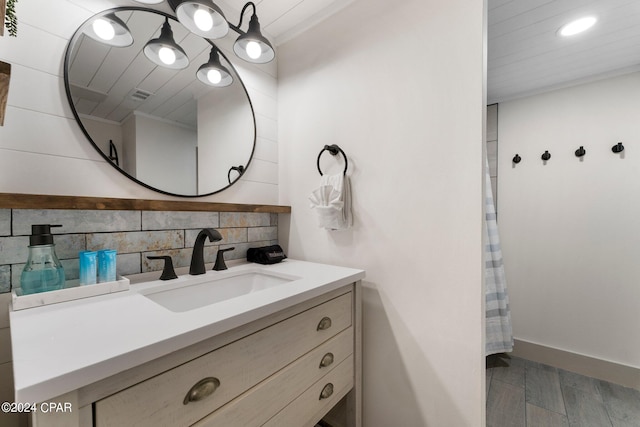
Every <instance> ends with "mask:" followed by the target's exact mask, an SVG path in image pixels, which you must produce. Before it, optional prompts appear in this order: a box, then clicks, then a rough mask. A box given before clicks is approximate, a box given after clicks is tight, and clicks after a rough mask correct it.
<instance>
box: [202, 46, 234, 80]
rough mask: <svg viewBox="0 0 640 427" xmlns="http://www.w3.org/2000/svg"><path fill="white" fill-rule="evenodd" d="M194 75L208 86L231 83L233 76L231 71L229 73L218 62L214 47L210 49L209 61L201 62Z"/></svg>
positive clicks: (218, 58)
mask: <svg viewBox="0 0 640 427" xmlns="http://www.w3.org/2000/svg"><path fill="white" fill-rule="evenodd" d="M196 76H197V77H198V80H200V81H201V82H202V83H204V84H206V85H209V86H215V87H225V86H229V85H230V84H231V83H233V77H232V76H231V73H229V70H228V69H227V68H226V67H224V66H223V65H222V64H220V57H219V56H218V52H217V51H216V48H212V49H211V54H210V55H209V62H207V63H206V64H202V65H201V66H200V68H198V72H197V73H196Z"/></svg>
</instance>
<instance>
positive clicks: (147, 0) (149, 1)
mask: <svg viewBox="0 0 640 427" xmlns="http://www.w3.org/2000/svg"><path fill="white" fill-rule="evenodd" d="M134 1H136V2H138V3H142V4H160V3H162V2H163V1H164V0H134Z"/></svg>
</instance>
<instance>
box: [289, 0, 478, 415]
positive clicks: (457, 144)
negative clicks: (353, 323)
mask: <svg viewBox="0 0 640 427" xmlns="http://www.w3.org/2000/svg"><path fill="white" fill-rule="evenodd" d="M278 55H279V70H278V74H279V92H278V106H279V117H280V118H281V119H280V123H279V142H280V144H281V149H280V184H279V188H280V202H281V203H284V204H290V205H291V206H292V215H291V221H290V228H289V229H288V230H287V227H286V225H284V226H283V225H280V226H279V230H280V232H281V236H280V241H281V242H282V243H286V244H287V250H288V255H289V256H291V257H293V258H303V259H309V260H313V261H318V262H325V263H331V264H338V265H345V266H352V267H359V268H363V269H365V270H366V272H367V278H366V280H365V281H364V287H365V289H364V411H365V413H364V425H366V426H367V427H388V426H479V425H483V424H484V394H485V389H484V376H485V374H484V367H485V361H484V352H483V348H484V344H483V325H484V323H483V317H484V312H483V303H482V301H483V299H484V295H483V286H482V271H483V269H482V262H481V247H482V245H481V235H482V233H481V230H482V212H481V211H482V200H483V199H482V182H483V181H482V180H483V173H482V171H483V169H482V168H483V163H484V159H483V154H482V153H483V152H482V147H483V135H484V129H483V120H484V117H483V111H484V108H485V107H484V105H485V104H484V99H483V84H484V79H483V2H482V1H480V0H476V1H469V0H464V1H463V0H452V1H447V2H443V1H437V0H402V1H396V2H392V3H391V2H388V1H384V0H369V1H366V2H365V1H360V2H354V3H352V4H351V5H350V6H348V7H347V8H345V9H343V10H342V11H341V12H339V13H338V14H337V15H335V16H332V17H331V19H329V20H327V21H325V22H323V23H321V24H320V25H319V26H317V27H315V28H313V29H311V30H310V31H309V32H307V33H304V34H303V35H301V36H300V37H298V38H296V39H294V40H292V41H290V42H288V43H286V44H284V45H282V46H281V47H280V49H279V51H278ZM332 143H337V144H339V145H340V146H341V147H342V148H343V149H344V151H345V152H346V154H347V155H348V156H349V162H350V175H351V180H352V188H353V195H354V197H353V198H354V206H353V211H354V215H355V226H354V227H353V229H351V230H349V231H343V232H328V231H325V230H323V229H319V228H318V227H317V225H316V218H315V216H314V212H313V211H311V210H310V209H309V201H308V199H307V197H308V195H309V193H310V192H311V191H312V190H313V189H314V188H315V187H316V186H317V185H318V183H319V175H318V172H317V170H316V157H317V155H318V153H319V151H320V150H321V149H322V147H323V146H324V145H325V144H332ZM332 166H333V167H332ZM342 166H343V163H342V162H341V160H339V159H334V158H332V157H331V156H330V155H328V154H325V156H324V157H323V167H324V168H325V169H324V171H325V172H327V173H332V172H337V171H340V170H341V169H342Z"/></svg>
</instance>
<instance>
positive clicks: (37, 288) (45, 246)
mask: <svg viewBox="0 0 640 427" xmlns="http://www.w3.org/2000/svg"><path fill="white" fill-rule="evenodd" d="M51 227H62V226H61V225H50V224H36V225H32V226H31V236H30V237H29V257H28V258H27V264H26V265H25V266H24V269H23V270H22V274H21V275H20V288H21V289H22V294H23V295H27V294H35V293H38V292H47V291H53V290H56V289H62V288H63V287H64V268H62V264H61V263H60V260H59V259H58V257H57V256H56V251H55V245H54V244H53V235H52V234H51Z"/></svg>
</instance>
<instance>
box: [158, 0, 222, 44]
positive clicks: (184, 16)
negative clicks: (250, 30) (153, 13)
mask: <svg viewBox="0 0 640 427" xmlns="http://www.w3.org/2000/svg"><path fill="white" fill-rule="evenodd" d="M169 4H170V5H171V7H172V8H173V9H174V10H175V11H176V16H177V17H178V21H180V23H181V24H182V25H184V26H185V27H186V28H187V29H188V30H189V31H191V32H192V33H194V34H197V35H199V36H200V37H204V38H206V39H219V38H221V37H224V36H226V35H227V33H228V32H229V23H228V22H227V19H226V18H225V17H224V13H222V10H221V9H220V8H219V7H218V6H217V5H216V4H215V3H214V2H212V1H211V0H169Z"/></svg>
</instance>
